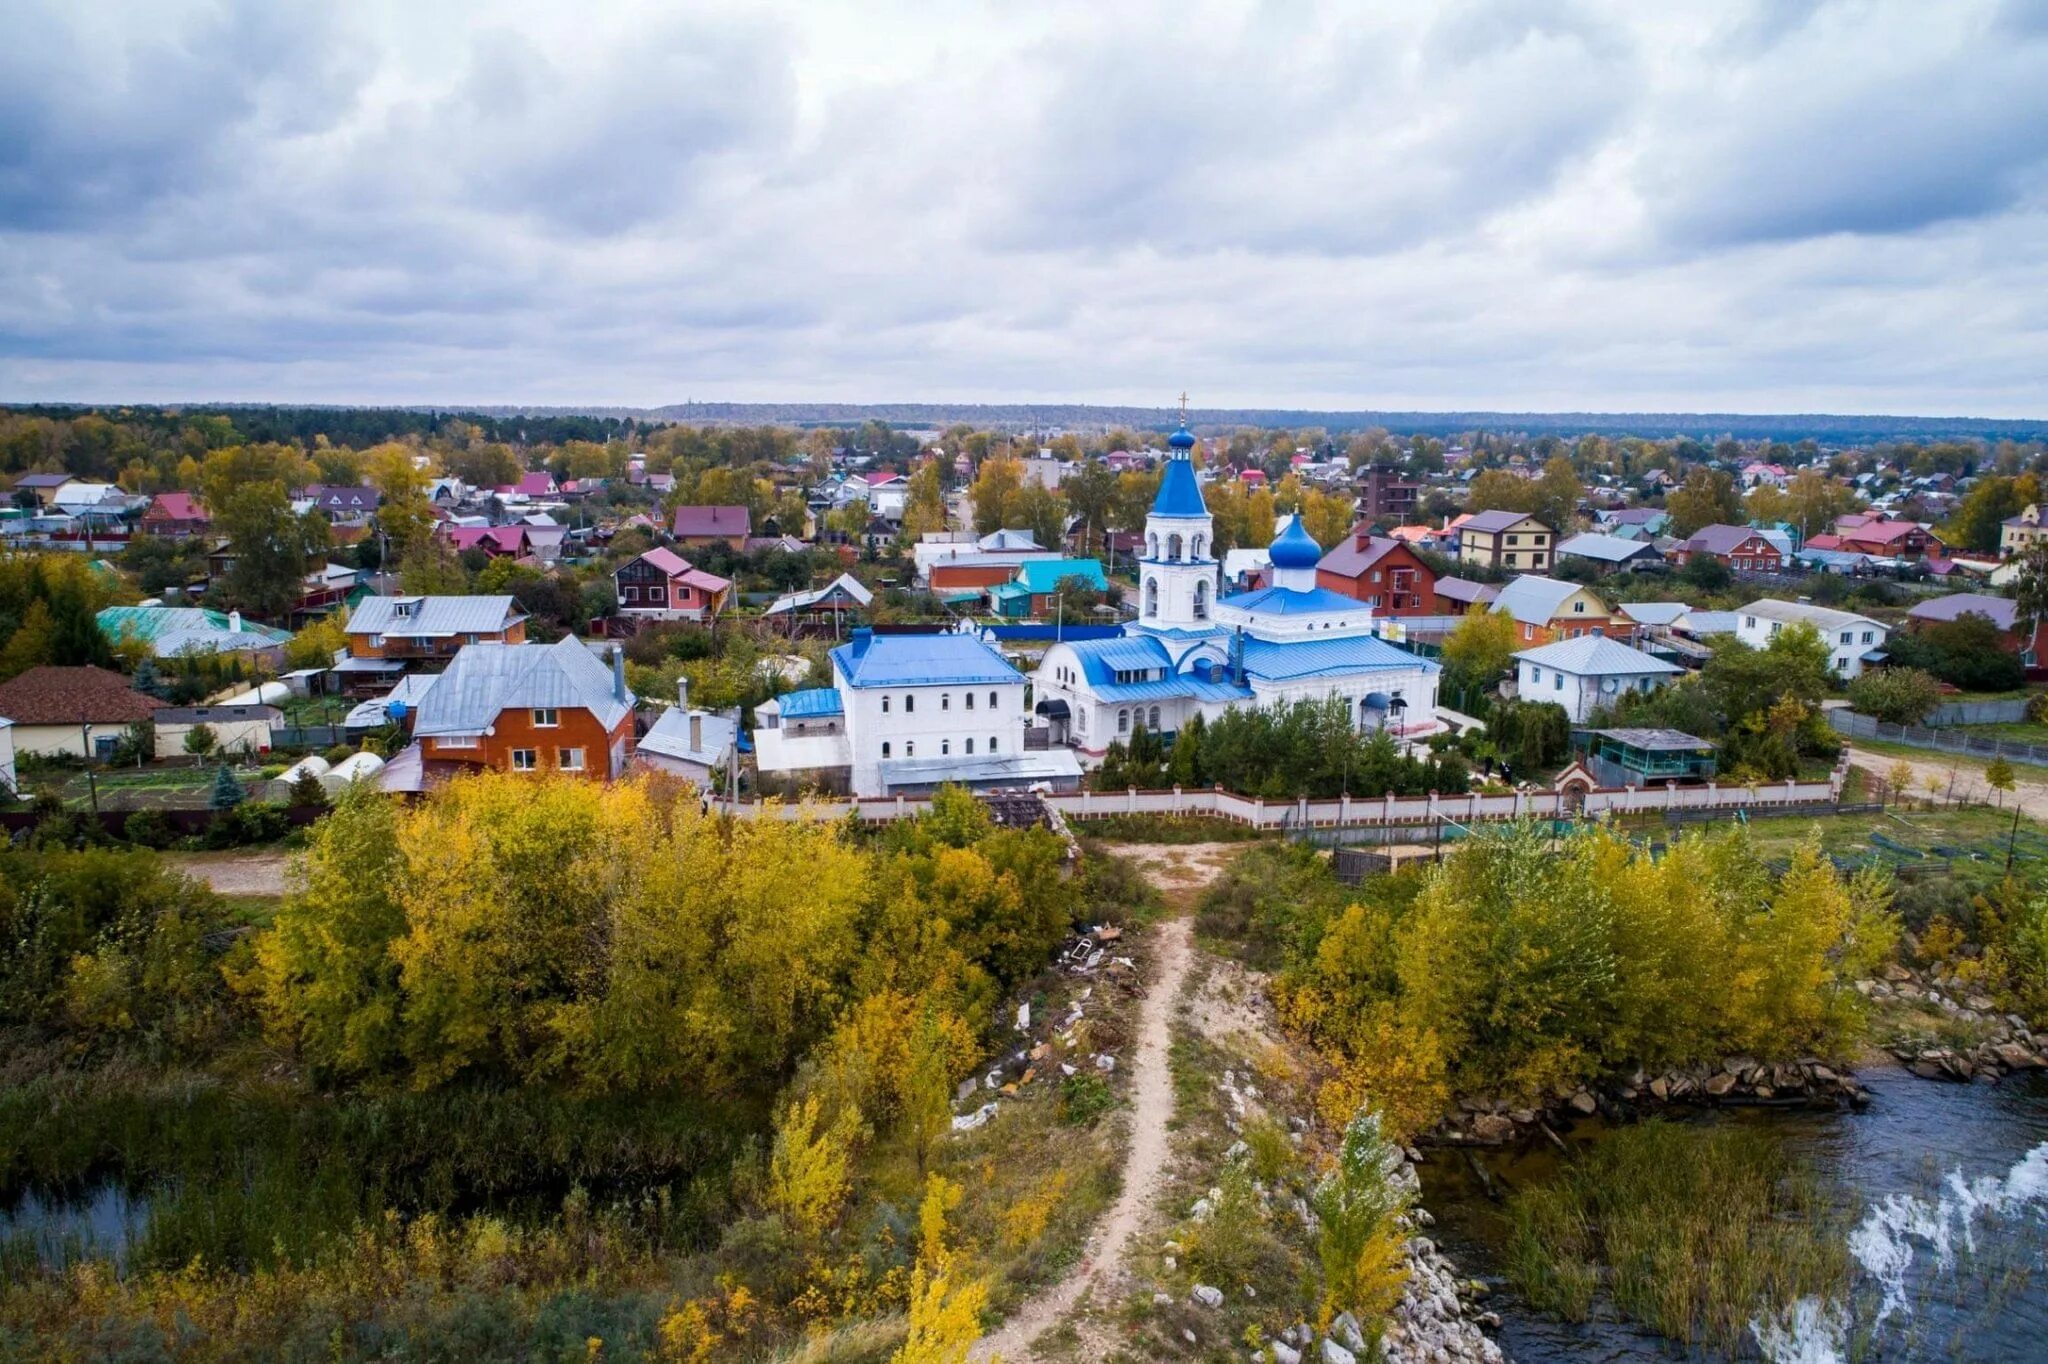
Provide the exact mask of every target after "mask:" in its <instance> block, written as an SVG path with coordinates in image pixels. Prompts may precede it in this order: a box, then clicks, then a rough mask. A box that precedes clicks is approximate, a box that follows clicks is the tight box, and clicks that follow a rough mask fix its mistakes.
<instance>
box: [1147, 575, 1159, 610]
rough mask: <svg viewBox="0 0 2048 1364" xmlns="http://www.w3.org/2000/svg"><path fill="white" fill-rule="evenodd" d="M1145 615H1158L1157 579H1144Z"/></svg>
mask: <svg viewBox="0 0 2048 1364" xmlns="http://www.w3.org/2000/svg"><path fill="white" fill-rule="evenodd" d="M1145 614H1146V615H1147V616H1156V615H1158V614H1159V579H1157V578H1147V579H1145Z"/></svg>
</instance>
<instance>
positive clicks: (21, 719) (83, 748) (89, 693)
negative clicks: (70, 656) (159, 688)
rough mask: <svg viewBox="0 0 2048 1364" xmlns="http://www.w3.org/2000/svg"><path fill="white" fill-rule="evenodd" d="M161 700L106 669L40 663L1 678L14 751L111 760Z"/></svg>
mask: <svg viewBox="0 0 2048 1364" xmlns="http://www.w3.org/2000/svg"><path fill="white" fill-rule="evenodd" d="M162 704H163V703H162V702H160V701H158V700H157V699H156V698H155V697H153V696H146V695H144V694H143V693H142V692H139V691H137V690H135V688H134V687H132V686H130V685H129V683H128V679H127V678H125V677H123V676H121V674H119V673H117V672H109V671H108V670H107V669H105V668H94V667H77V668H59V667H40V668H30V669H29V670H28V671H27V672H25V673H22V674H21V675H20V676H18V677H15V678H12V679H10V680H8V681H6V682H0V718H5V719H7V720H11V721H13V730H12V731H11V732H12V734H13V736H14V749H15V751H16V752H17V753H31V754H35V755H37V756H39V757H46V758H50V757H59V756H66V755H68V756H71V757H76V758H101V759H104V758H109V757H112V756H113V752H114V748H115V746H116V745H117V744H119V743H120V742H121V740H122V738H123V737H125V736H126V735H127V733H128V731H129V728H130V727H131V726H133V725H136V724H140V723H141V722H143V721H145V720H153V719H155V718H156V712H157V708H158V707H159V706H161V705H162Z"/></svg>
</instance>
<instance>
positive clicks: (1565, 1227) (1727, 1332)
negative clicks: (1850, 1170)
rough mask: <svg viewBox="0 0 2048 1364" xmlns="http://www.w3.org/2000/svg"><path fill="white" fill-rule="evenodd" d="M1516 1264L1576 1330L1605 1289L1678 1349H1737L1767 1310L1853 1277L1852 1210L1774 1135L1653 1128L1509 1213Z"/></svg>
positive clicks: (1511, 1267) (1603, 1144) (1539, 1189)
mask: <svg viewBox="0 0 2048 1364" xmlns="http://www.w3.org/2000/svg"><path fill="white" fill-rule="evenodd" d="M1508 1219H1509V1235H1508V1245H1507V1255H1506V1267H1507V1271H1508V1275H1509V1277H1510V1278H1511V1279H1512V1280H1513V1281H1514V1283H1515V1286H1516V1287H1517V1288H1519V1289H1520V1290H1521V1292H1522V1293H1523V1295H1524V1296H1526V1297H1527V1298H1528V1299H1529V1301H1530V1302H1531V1303H1533V1304H1534V1305H1535V1306H1537V1307H1539V1308H1542V1309H1544V1310H1546V1311H1551V1312H1555V1313H1557V1314H1558V1315H1560V1316H1562V1317H1564V1318H1566V1319H1567V1320H1571V1321H1584V1320H1586V1319H1587V1318H1588V1317H1589V1316H1590V1315H1592V1312H1593V1307H1594V1303H1595V1300H1596V1298H1597V1297H1598V1296H1599V1295H1600V1288H1601V1285H1602V1284H1603V1283H1604V1284H1605V1286H1606V1292H1607V1296H1608V1297H1610V1298H1611V1299H1612V1301H1613V1303H1614V1305H1615V1307H1617V1308H1618V1309H1619V1310H1620V1311H1621V1312H1622V1313H1623V1314H1624V1315H1626V1316H1628V1317H1630V1318H1632V1319H1634V1320H1636V1321H1639V1322H1641V1323H1643V1324H1644V1325H1646V1326H1649V1327H1651V1328H1652V1329H1654V1330H1656V1331H1658V1332H1659V1333H1660V1334H1662V1335H1665V1336H1668V1337H1670V1338H1671V1339H1673V1340H1679V1341H1684V1342H1686V1343H1687V1344H1691V1345H1705V1346H1710V1347H1712V1348H1715V1349H1719V1350H1723V1351H1726V1352H1728V1353H1730V1354H1733V1353H1734V1352H1736V1351H1737V1350H1738V1349H1739V1348H1741V1346H1742V1345H1743V1342H1744V1341H1745V1340H1746V1339H1747V1337H1748V1329H1749V1322H1750V1321H1751V1319H1752V1318H1754V1317H1756V1316H1757V1315H1758V1314H1759V1313H1776V1312H1779V1311H1782V1310H1783V1309H1785V1308H1788V1307H1789V1306H1790V1305H1791V1304H1792V1303H1794V1302H1796V1301H1797V1300H1798V1299H1800V1298H1802V1297H1808V1296H1819V1297H1823V1298H1829V1297H1834V1296H1837V1295H1839V1294H1840V1292H1841V1291H1842V1290H1843V1289H1844V1288H1845V1287H1846V1285H1847V1283H1848V1280H1849V1254H1848V1246H1847V1242H1846V1240H1845V1239H1844V1238H1845V1233H1846V1231H1847V1224H1846V1221H1845V1219H1844V1216H1843V1214H1842V1210H1841V1209H1840V1208H1839V1207H1838V1206H1837V1204H1836V1203H1835V1202H1834V1200H1833V1199H1832V1198H1831V1197H1830V1196H1829V1194H1828V1192H1827V1191H1826V1189H1825V1188H1824V1186H1823V1185H1822V1183H1821V1181H1820V1179H1819V1177H1818V1174H1817V1172H1816V1171H1815V1170H1814V1169H1813V1168H1812V1167H1811V1166H1809V1165H1806V1164H1803V1163H1801V1162H1798V1161H1796V1160H1794V1159H1793V1158H1792V1157H1790V1156H1789V1155H1787V1154H1786V1153H1785V1151H1784V1147H1783V1145H1782V1143H1781V1142H1780V1141H1779V1140H1778V1139H1777V1138H1776V1137H1775V1136H1774V1135H1773V1134H1771V1133H1769V1132H1766V1131H1763V1130H1761V1129H1758V1128H1752V1127H1739V1126H1733V1125H1723V1126H1716V1127H1705V1128H1702V1127H1692V1126H1686V1125H1682V1124H1677V1123H1670V1122H1664V1121H1660V1120H1654V1119H1653V1120H1651V1121H1649V1122H1645V1123H1643V1124H1641V1125H1640V1126H1636V1127H1627V1128H1622V1129H1619V1130H1617V1131H1615V1132H1613V1133H1611V1134H1610V1135H1608V1136H1606V1137H1605V1138H1603V1139H1602V1140H1601V1141H1600V1142H1599V1144H1598V1145H1596V1146H1594V1147H1593V1148H1592V1149H1591V1150H1590V1151H1588V1152H1587V1153H1586V1154H1584V1155H1583V1156H1581V1157H1580V1158H1579V1159H1578V1160H1576V1161H1575V1162H1573V1163H1572V1164H1571V1165H1569V1166H1567V1167H1566V1168H1565V1170H1564V1172H1563V1173H1562V1174H1561V1175H1559V1176H1558V1178H1557V1179H1555V1180H1553V1181H1551V1182H1550V1183H1547V1184H1542V1185H1537V1186H1534V1187H1531V1188H1526V1189H1523V1190H1521V1191H1520V1192H1518V1193H1516V1194H1515V1195H1514V1197H1513V1199H1512V1200H1511V1201H1510V1203H1509V1205H1508Z"/></svg>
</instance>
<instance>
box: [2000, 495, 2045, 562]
mask: <svg viewBox="0 0 2048 1364" xmlns="http://www.w3.org/2000/svg"><path fill="white" fill-rule="evenodd" d="M2044 535H2048V531H2044V530H2043V529H2042V527H2041V507H2040V504H2039V503H2029V504H2027V509H2026V510H2025V511H2023V512H2021V513H2020V514H2019V515H2018V516H2008V517H2007V518H2005V520H2004V521H2003V522H2002V523H2001V524H2000V526H1999V530H1998V548H1999V551H2000V553H2002V554H2004V556H2005V557H2006V558H2008V559H2010V558H2013V557H2015V556H2017V555H2021V554H2025V553H2026V552H2027V551H2028V550H2029V549H2031V548H2033V546H2034V542H2035V541H2036V540H2039V539H2041V538H2042V537H2043V536H2044Z"/></svg>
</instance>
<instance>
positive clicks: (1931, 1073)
mask: <svg viewBox="0 0 2048 1364" xmlns="http://www.w3.org/2000/svg"><path fill="white" fill-rule="evenodd" d="M1906 1069H1908V1070H1910V1071H1912V1072H1913V1073H1914V1074H1915V1075H1917V1076H1919V1077H1920V1078H1921V1079H1923V1080H1939V1079H1940V1078H1941V1076H1942V1070H1941V1067H1940V1066H1938V1065H1936V1064H1935V1063H1934V1062H1932V1061H1915V1062H1914V1063H1913V1064H1912V1065H1910V1066H1907V1067H1906Z"/></svg>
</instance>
